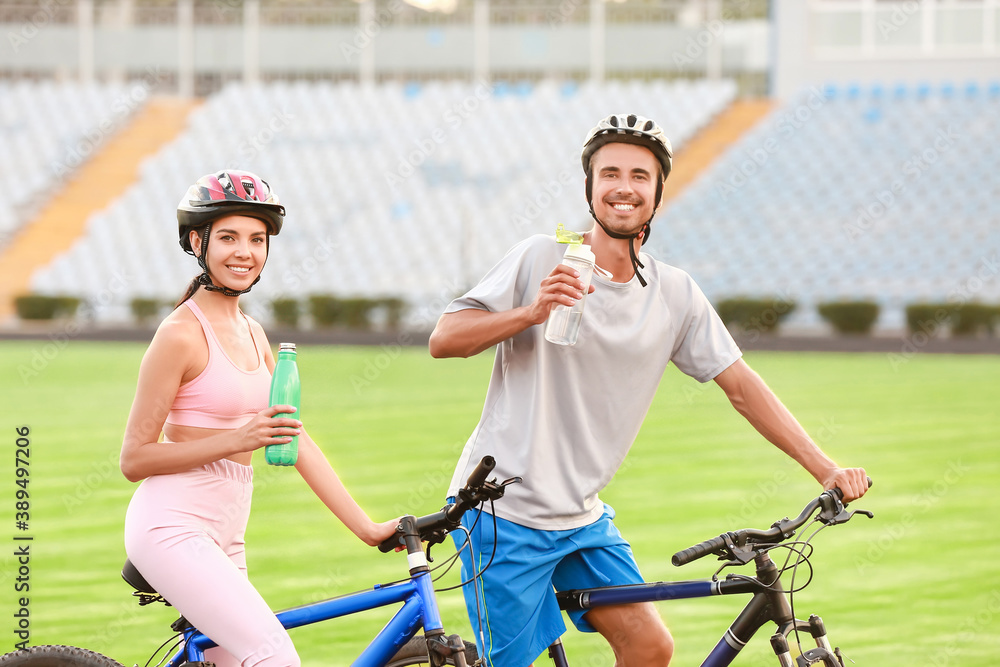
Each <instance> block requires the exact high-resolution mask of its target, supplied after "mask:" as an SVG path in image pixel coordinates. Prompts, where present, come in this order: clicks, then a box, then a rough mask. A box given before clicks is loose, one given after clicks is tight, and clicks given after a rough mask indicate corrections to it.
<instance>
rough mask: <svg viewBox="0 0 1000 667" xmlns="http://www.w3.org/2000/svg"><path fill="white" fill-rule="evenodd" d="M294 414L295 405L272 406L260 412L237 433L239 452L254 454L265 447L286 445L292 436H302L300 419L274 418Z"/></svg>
mask: <svg viewBox="0 0 1000 667" xmlns="http://www.w3.org/2000/svg"><path fill="white" fill-rule="evenodd" d="M294 412H295V406H294V405H272V406H271V407H269V408H265V409H264V410H261V411H260V412H258V413H257V414H256V415H254V417H253V419H251V420H250V421H249V422H247V423H246V424H244V425H243V426H241V427H240V428H238V429H237V430H236V431H235V433H236V436H237V438H238V440H239V451H241V452H252V451H254V450H255V449H260V448H261V447H263V446H265V445H284V444H287V443H289V442H291V441H292V436H295V435H301V433H302V422H300V421H299V420H298V419H292V418H291V417H277V418H276V417H275V416H274V415H278V414H292V413H294Z"/></svg>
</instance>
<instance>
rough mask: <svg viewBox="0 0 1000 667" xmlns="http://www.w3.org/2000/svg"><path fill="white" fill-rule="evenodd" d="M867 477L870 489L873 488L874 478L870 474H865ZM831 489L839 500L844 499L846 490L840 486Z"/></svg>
mask: <svg viewBox="0 0 1000 667" xmlns="http://www.w3.org/2000/svg"><path fill="white" fill-rule="evenodd" d="M865 479H866V480H868V488H869V489H870V488H872V485H873V484H874V482H873V481H872V478H871V477H868V476H865ZM830 491H832V492H833V495H835V496H836V497H837V500H843V499H844V492H843V491H841V490H840V487H839V486H835V487H833V488H832V489H830Z"/></svg>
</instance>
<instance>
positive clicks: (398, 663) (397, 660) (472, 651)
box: [385, 635, 479, 667]
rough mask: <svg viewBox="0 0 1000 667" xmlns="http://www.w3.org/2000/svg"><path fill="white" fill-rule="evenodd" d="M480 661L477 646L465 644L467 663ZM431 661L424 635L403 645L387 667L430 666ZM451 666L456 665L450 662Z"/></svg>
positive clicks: (469, 643)
mask: <svg viewBox="0 0 1000 667" xmlns="http://www.w3.org/2000/svg"><path fill="white" fill-rule="evenodd" d="M477 660H479V653H478V651H476V645H475V644H473V643H472V642H465V662H466V664H469V665H474V664H475V663H476V661H477ZM429 664H431V659H430V658H429V657H428V655H427V640H426V639H424V636H423V635H417V636H416V637H414V638H413V639H411V640H410V641H408V642H406V643H405V644H403V647H402V648H401V649H399V651H397V652H396V655H394V656H392V659H391V660H390V661H389V662H387V663H386V666H385V667H406V666H407V665H429ZM448 664H449V665H453V664H455V663H454V662H453V661H452V660H448Z"/></svg>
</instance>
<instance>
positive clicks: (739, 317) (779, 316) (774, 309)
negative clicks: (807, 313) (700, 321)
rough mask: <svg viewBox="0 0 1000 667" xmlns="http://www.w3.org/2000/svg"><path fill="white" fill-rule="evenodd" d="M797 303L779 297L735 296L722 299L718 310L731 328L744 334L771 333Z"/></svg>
mask: <svg viewBox="0 0 1000 667" xmlns="http://www.w3.org/2000/svg"><path fill="white" fill-rule="evenodd" d="M795 305H796V304H795V302H794V301H785V300H782V299H779V298H777V297H763V298H750V297H734V298H731V299H723V300H722V301H720V302H719V305H718V307H717V308H716V311H717V312H718V313H719V317H721V318H722V321H723V322H724V323H725V324H726V326H727V327H729V328H730V329H736V330H737V331H738V332H740V333H743V334H754V333H771V332H774V331H777V329H778V326H779V325H780V324H781V321H782V320H783V319H785V318H786V317H788V315H789V314H790V313H791V312H792V311H793V310H795Z"/></svg>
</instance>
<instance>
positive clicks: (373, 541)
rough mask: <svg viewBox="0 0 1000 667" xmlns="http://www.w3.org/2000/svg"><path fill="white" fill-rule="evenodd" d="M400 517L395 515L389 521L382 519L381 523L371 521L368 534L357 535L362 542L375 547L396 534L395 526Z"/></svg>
mask: <svg viewBox="0 0 1000 667" xmlns="http://www.w3.org/2000/svg"><path fill="white" fill-rule="evenodd" d="M400 518H402V517H397V518H395V519H391V520H389V521H383V522H382V523H375V522H374V521H373V522H372V525H371V526H370V527H369V529H368V534H367V535H363V536H361V535H359V537H361V539H362V540H363V541H364V543H365V544H367V545H368V546H370V547H377V546H378V545H380V544H382V543H383V542H385V541H386V540H387V539H389V538H390V537H392V536H393V535H395V534H396V526H398V525H399V519H400ZM400 548H401V547H400ZM400 548H397V549H396V551H399V550H400Z"/></svg>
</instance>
